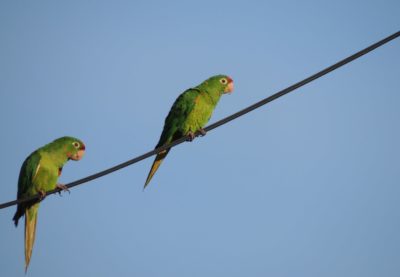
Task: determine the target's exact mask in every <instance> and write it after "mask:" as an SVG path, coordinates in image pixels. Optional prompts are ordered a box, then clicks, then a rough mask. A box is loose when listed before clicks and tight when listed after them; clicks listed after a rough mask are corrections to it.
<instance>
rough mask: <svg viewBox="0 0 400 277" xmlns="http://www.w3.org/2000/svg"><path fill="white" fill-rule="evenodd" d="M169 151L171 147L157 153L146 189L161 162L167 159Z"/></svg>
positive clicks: (145, 185)
mask: <svg viewBox="0 0 400 277" xmlns="http://www.w3.org/2000/svg"><path fill="white" fill-rule="evenodd" d="M168 152H169V149H167V150H165V151H163V152H160V153H158V154H157V156H156V158H155V159H154V162H153V165H152V166H151V169H150V172H149V175H148V176H147V179H146V183H145V184H144V187H143V189H145V188H146V187H147V185H148V184H149V183H150V180H151V178H153V176H154V174H155V173H156V171H157V169H158V168H159V167H160V165H161V162H162V161H163V160H164V159H165V157H166V156H167V154H168Z"/></svg>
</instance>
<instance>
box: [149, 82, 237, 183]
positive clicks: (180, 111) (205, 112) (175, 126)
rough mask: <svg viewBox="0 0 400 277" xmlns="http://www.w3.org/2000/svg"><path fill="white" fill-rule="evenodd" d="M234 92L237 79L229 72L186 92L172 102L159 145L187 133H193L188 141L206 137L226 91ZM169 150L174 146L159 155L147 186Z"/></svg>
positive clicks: (151, 170)
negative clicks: (212, 117) (199, 135)
mask: <svg viewBox="0 0 400 277" xmlns="http://www.w3.org/2000/svg"><path fill="white" fill-rule="evenodd" d="M232 91H233V80H232V79H231V78H230V77H229V76H227V75H216V76H212V77H210V78H208V79H207V80H205V81H204V82H202V83H201V84H200V85H198V86H196V87H194V88H189V89H187V90H186V91H184V92H183V93H182V94H181V95H179V96H178V98H177V99H176V100H175V102H174V104H173V105H172V107H171V110H170V111H169V113H168V115H167V117H166V119H165V123H164V128H163V131H162V133H161V136H160V139H159V141H158V143H157V145H156V147H155V148H158V147H161V146H164V145H166V144H169V143H171V142H173V141H174V140H177V139H179V138H181V137H183V136H189V139H188V140H189V141H192V140H193V139H194V138H195V134H196V132H199V133H200V134H201V135H202V136H204V135H205V134H206V132H205V130H204V129H203V127H204V126H205V125H206V124H207V122H208V121H209V120H210V118H211V115H212V113H213V111H214V109H215V107H216V106H217V104H218V102H219V100H220V98H221V96H222V94H225V93H231V92H232ZM169 150H170V148H169V149H166V150H164V151H162V152H160V153H158V154H157V155H156V158H155V159H154V162H153V165H152V166H151V169H150V172H149V174H148V176H147V179H146V182H145V184H144V188H143V189H145V188H146V186H147V185H148V184H149V182H150V180H151V179H152V178H153V176H154V174H155V173H156V171H157V169H158V168H159V167H160V165H161V162H162V161H163V160H164V159H165V157H166V156H167V154H168V152H169Z"/></svg>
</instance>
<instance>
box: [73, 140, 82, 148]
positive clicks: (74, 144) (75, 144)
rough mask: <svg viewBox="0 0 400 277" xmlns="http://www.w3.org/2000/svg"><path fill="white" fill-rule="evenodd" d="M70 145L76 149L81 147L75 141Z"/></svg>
mask: <svg viewBox="0 0 400 277" xmlns="http://www.w3.org/2000/svg"><path fill="white" fill-rule="evenodd" d="M72 145H73V146H74V147H75V148H76V149H78V148H79V146H81V145H80V144H79V142H77V141H75V142H73V143H72Z"/></svg>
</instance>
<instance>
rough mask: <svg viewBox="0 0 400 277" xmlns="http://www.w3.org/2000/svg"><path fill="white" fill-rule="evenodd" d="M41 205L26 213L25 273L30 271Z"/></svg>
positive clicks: (27, 210)
mask: <svg viewBox="0 0 400 277" xmlns="http://www.w3.org/2000/svg"><path fill="white" fill-rule="evenodd" d="M38 209H39V203H36V204H34V205H32V206H31V207H29V208H28V209H26V211H25V273H26V272H27V270H28V266H29V262H30V260H31V256H32V249H33V244H34V243H35V235H36V222H37V212H38Z"/></svg>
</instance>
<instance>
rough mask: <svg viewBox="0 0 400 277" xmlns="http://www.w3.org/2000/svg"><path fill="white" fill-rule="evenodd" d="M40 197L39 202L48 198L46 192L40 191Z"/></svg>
mask: <svg viewBox="0 0 400 277" xmlns="http://www.w3.org/2000/svg"><path fill="white" fill-rule="evenodd" d="M38 195H39V201H42V200H43V199H45V198H46V192H45V191H44V190H39V191H38Z"/></svg>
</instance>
